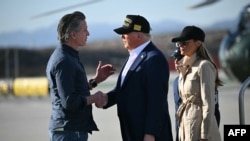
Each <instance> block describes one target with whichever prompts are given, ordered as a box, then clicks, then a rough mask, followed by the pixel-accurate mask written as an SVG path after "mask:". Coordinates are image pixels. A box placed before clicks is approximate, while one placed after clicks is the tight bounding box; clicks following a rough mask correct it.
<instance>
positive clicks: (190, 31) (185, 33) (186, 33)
mask: <svg viewBox="0 0 250 141" xmlns="http://www.w3.org/2000/svg"><path fill="white" fill-rule="evenodd" d="M190 39H194V40H200V41H202V42H204V40H205V33H204V31H203V30H202V29H201V28H199V27H197V26H186V27H184V28H183V30H182V32H181V35H180V36H179V37H175V38H173V39H172V42H179V41H186V40H190Z"/></svg>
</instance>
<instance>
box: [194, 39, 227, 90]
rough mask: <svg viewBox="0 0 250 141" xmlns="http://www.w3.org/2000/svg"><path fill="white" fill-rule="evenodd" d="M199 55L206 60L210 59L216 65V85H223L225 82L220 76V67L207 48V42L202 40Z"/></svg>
mask: <svg viewBox="0 0 250 141" xmlns="http://www.w3.org/2000/svg"><path fill="white" fill-rule="evenodd" d="M197 56H199V57H201V58H203V59H205V60H208V61H210V62H211V63H212V64H213V65H214V67H215V69H216V80H215V86H216V88H217V87H218V86H223V82H222V80H220V78H219V74H218V68H217V66H216V64H215V63H214V61H213V59H212V57H211V55H210V53H209V52H208V50H207V48H206V46H205V44H204V43H203V42H202V44H201V46H200V47H199V48H198V50H197Z"/></svg>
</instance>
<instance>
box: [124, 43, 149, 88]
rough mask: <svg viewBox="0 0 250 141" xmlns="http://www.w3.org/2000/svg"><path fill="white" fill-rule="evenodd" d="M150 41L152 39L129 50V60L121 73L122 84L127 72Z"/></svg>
mask: <svg viewBox="0 0 250 141" xmlns="http://www.w3.org/2000/svg"><path fill="white" fill-rule="evenodd" d="M149 42H150V41H147V42H145V43H143V44H141V45H140V46H138V47H137V48H135V49H133V50H131V51H130V52H129V58H128V61H127V63H126V65H125V67H124V69H123V71H122V75H121V85H122V84H123V81H124V78H125V77H126V74H127V72H128V70H129V68H130V67H131V66H132V64H133V63H134V61H135V59H136V58H137V56H138V55H139V54H140V53H141V51H142V50H143V49H144V48H145V47H146V46H147V45H148V44H149Z"/></svg>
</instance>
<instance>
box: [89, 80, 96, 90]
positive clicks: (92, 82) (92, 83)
mask: <svg viewBox="0 0 250 141" xmlns="http://www.w3.org/2000/svg"><path fill="white" fill-rule="evenodd" d="M89 84H90V85H91V87H92V88H95V87H96V86H97V83H96V81H95V79H90V80H89Z"/></svg>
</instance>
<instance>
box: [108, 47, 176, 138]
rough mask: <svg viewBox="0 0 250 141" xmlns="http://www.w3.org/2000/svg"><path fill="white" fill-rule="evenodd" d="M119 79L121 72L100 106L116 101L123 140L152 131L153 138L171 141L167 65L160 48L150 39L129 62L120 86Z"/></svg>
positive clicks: (111, 104)
mask: <svg viewBox="0 0 250 141" xmlns="http://www.w3.org/2000/svg"><path fill="white" fill-rule="evenodd" d="M121 72H122V71H121ZM120 80H121V73H120V75H119V77H118V81H117V84H116V87H115V88H114V89H113V90H112V91H110V92H109V93H108V103H107V105H106V107H104V108H108V107H110V106H113V105H114V104H117V111H118V117H119V120H120V128H121V132H122V138H123V141H143V137H144V135H145V134H151V135H154V136H155V138H156V141H172V140H173V137H172V130H171V129H172V128H171V121H170V116H169V110H168V101H167V95H168V85H169V84H168V82H169V67H168V62H167V60H166V58H165V56H164V55H163V54H162V52H161V51H160V50H158V49H157V48H156V46H155V45H154V44H153V43H152V42H150V43H149V44H148V45H147V46H146V47H145V48H144V49H143V50H142V52H141V53H140V54H139V55H138V57H137V58H136V60H135V62H134V63H133V64H132V66H131V68H130V69H129V71H128V73H127V75H126V77H125V79H124V83H123V85H122V86H120Z"/></svg>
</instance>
